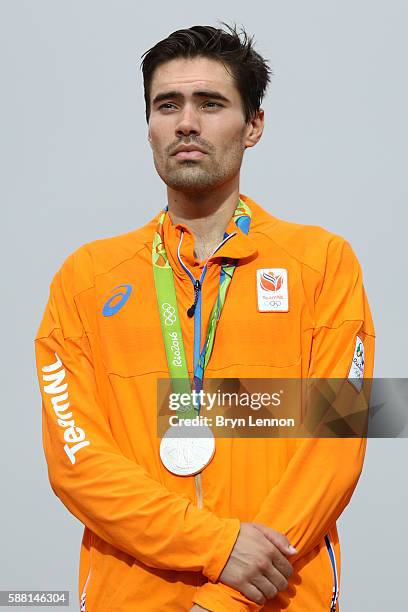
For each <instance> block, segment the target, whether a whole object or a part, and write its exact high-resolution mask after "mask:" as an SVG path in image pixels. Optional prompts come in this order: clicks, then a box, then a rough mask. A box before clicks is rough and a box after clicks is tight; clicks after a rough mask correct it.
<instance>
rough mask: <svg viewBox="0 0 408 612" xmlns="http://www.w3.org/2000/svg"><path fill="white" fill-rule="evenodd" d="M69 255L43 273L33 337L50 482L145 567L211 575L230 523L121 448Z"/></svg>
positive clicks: (231, 531)
mask: <svg viewBox="0 0 408 612" xmlns="http://www.w3.org/2000/svg"><path fill="white" fill-rule="evenodd" d="M74 259H75V258H74V256H70V258H68V260H67V261H66V262H65V264H64V265H63V266H62V269H61V270H60V271H59V272H58V273H57V274H56V276H55V278H54V280H53V283H52V285H51V290H50V297H49V300H48V304H47V306H46V309H45V313H44V316H43V319H42V323H41V325H40V328H39V331H38V333H37V336H36V339H35V349H36V361H37V366H38V379H39V384H40V388H41V393H42V400H43V401H42V433H43V447H44V452H45V457H46V461H47V465H48V475H49V480H50V483H51V487H52V489H53V491H54V493H55V494H56V495H57V496H58V497H59V498H60V500H61V501H62V503H63V504H64V505H65V506H66V507H67V509H68V510H69V511H70V512H71V513H72V514H73V515H74V516H75V517H77V518H78V519H79V520H80V521H81V522H82V523H83V524H84V525H86V526H87V527H88V528H89V529H90V530H91V531H92V532H94V533H95V534H97V535H98V536H99V537H100V538H102V539H103V540H105V541H107V542H109V543H110V544H112V545H113V546H115V547H116V548H118V549H120V550H122V551H124V552H126V553H127V554H129V555H131V556H133V557H135V558H137V559H138V560H140V561H141V562H143V563H145V564H146V565H149V566H151V567H155V568H162V569H166V568H171V569H175V570H190V571H202V572H203V573H204V574H205V575H206V576H207V577H208V578H209V579H210V580H216V579H217V578H218V575H219V573H220V572H221V570H222V567H223V566H224V564H225V562H226V560H227V558H228V556H229V554H230V552H231V549H232V547H233V545H234V542H235V540H236V538H237V535H238V533H239V521H238V519H221V518H218V517H217V516H216V515H215V514H213V513H211V512H209V511H207V510H205V509H198V508H197V507H196V506H195V505H194V504H193V503H192V502H191V501H190V500H189V499H188V498H187V497H183V496H181V495H178V494H175V493H173V492H170V491H169V490H168V489H167V488H166V487H165V486H163V485H161V484H160V483H159V482H157V481H156V480H155V479H154V478H152V477H151V476H150V475H149V474H148V473H147V472H146V471H145V470H144V469H143V468H142V467H141V466H140V465H138V464H137V463H136V462H135V461H133V460H130V459H129V458H128V457H126V456H124V455H123V454H122V453H121V451H120V449H119V447H118V445H117V443H116V442H115V439H114V438H113V436H112V433H111V430H110V427H109V419H108V415H107V414H106V413H105V410H104V408H103V405H102V402H101V401H100V397H99V395H98V385H97V384H96V378H95V364H94V362H93V356H92V353H91V350H90V342H89V337H88V333H87V332H86V331H85V329H84V325H83V320H82V317H81V314H80V312H79V309H78V308H77V302H76V300H75V296H74V295H73V294H72V289H73V277H74V276H75V274H76V272H75V270H74V263H73V260H74ZM83 318H85V317H83Z"/></svg>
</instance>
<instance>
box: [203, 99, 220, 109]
mask: <svg viewBox="0 0 408 612" xmlns="http://www.w3.org/2000/svg"><path fill="white" fill-rule="evenodd" d="M203 106H207V108H216V107H217V106H218V107H219V108H222V104H220V103H219V102H212V101H211V100H208V101H207V102H204V104H203Z"/></svg>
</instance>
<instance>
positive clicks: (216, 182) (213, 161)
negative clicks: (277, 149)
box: [154, 141, 243, 194]
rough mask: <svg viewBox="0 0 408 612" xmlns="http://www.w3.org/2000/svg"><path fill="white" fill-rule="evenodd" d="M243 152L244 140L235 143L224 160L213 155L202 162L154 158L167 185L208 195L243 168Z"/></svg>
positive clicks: (171, 157) (210, 154) (173, 158)
mask: <svg viewBox="0 0 408 612" xmlns="http://www.w3.org/2000/svg"><path fill="white" fill-rule="evenodd" d="M242 157H243V149H242V145H241V141H239V143H238V142H236V143H234V146H233V147H231V149H230V150H229V152H228V153H225V154H224V155H223V156H222V157H221V159H219V158H218V156H215V154H214V153H207V155H206V156H205V157H203V158H202V159H201V160H183V161H179V160H177V159H176V158H175V157H173V156H170V157H168V156H166V157H165V158H164V159H163V157H161V159H160V160H158V159H157V158H156V156H154V165H155V167H156V170H157V173H158V175H159V176H160V178H161V179H162V180H163V181H164V183H166V185H167V186H168V187H170V188H172V189H174V190H176V191H182V192H184V193H193V194H194V193H195V194H198V193H205V192H208V191H212V190H213V189H215V188H217V187H220V186H221V185H223V184H225V183H226V182H228V181H229V180H231V179H232V178H233V177H234V176H236V175H237V174H238V173H239V171H240V168H241V164H242Z"/></svg>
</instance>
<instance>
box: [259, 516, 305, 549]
mask: <svg viewBox="0 0 408 612" xmlns="http://www.w3.org/2000/svg"><path fill="white" fill-rule="evenodd" d="M253 524H254V527H256V528H257V529H258V530H259V531H260V532H261V533H262V534H263V535H264V536H265V538H266V539H267V540H269V541H270V542H272V544H274V545H275V546H276V547H277V548H279V550H280V551H281V552H283V553H284V554H289V555H294V554H296V553H297V550H296V548H295V547H294V546H292V545H291V543H290V542H289V540H288V538H287V537H286V536H285V535H283V533H279V531H275V530H274V529H270V528H269V527H267V526H266V525H262V523H253Z"/></svg>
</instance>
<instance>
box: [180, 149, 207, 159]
mask: <svg viewBox="0 0 408 612" xmlns="http://www.w3.org/2000/svg"><path fill="white" fill-rule="evenodd" d="M205 155H207V154H206V153H203V151H198V150H197V149H194V150H193V151H179V152H178V153H176V154H175V155H174V156H173V157H175V158H176V159H201V158H202V157H204V156H205Z"/></svg>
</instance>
